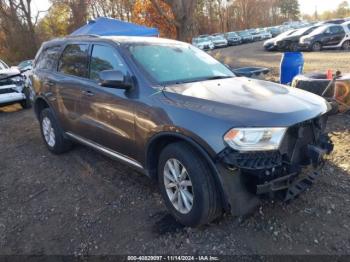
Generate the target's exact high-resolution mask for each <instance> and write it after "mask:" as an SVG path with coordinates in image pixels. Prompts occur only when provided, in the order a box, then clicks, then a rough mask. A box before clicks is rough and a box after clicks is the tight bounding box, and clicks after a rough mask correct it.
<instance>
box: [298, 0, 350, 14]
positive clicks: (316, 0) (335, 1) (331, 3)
mask: <svg viewBox="0 0 350 262" xmlns="http://www.w3.org/2000/svg"><path fill="white" fill-rule="evenodd" d="M343 1H344V0H299V4H300V11H301V13H303V14H313V13H315V8H316V6H317V12H318V13H319V14H320V13H322V12H324V11H330V10H334V9H336V8H337V7H338V5H339V4H340V3H341V2H343ZM347 1H348V3H349V4H350V0H347Z"/></svg>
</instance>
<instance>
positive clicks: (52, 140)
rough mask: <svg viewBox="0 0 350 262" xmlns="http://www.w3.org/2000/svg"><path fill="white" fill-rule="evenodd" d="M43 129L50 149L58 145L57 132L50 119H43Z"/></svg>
mask: <svg viewBox="0 0 350 262" xmlns="http://www.w3.org/2000/svg"><path fill="white" fill-rule="evenodd" d="M42 129H43V134H44V138H45V141H46V143H47V144H48V145H49V146H50V147H54V146H55V144H56V137H55V130H54V129H53V127H52V123H51V120H50V119H49V118H48V117H44V118H43V121H42Z"/></svg>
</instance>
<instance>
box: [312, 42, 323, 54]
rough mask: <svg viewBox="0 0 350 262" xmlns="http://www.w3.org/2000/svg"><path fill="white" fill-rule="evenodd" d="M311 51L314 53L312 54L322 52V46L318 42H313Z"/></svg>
mask: <svg viewBox="0 0 350 262" xmlns="http://www.w3.org/2000/svg"><path fill="white" fill-rule="evenodd" d="M311 50H312V51H314V52H319V51H321V50H322V45H321V43H320V42H315V43H313V45H312V47H311Z"/></svg>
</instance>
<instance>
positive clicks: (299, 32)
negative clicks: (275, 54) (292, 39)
mask: <svg viewBox="0 0 350 262" xmlns="http://www.w3.org/2000/svg"><path fill="white" fill-rule="evenodd" d="M313 28H314V27H306V28H302V29H299V30H297V31H295V32H294V33H293V34H291V36H301V35H304V34H305V33H308V32H311V31H312V29H313Z"/></svg>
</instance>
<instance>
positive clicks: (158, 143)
mask: <svg viewBox="0 0 350 262" xmlns="http://www.w3.org/2000/svg"><path fill="white" fill-rule="evenodd" d="M177 142H185V143H186V144H188V145H190V146H191V147H192V148H193V149H195V151H196V152H197V153H198V154H199V155H200V156H201V157H203V158H204V159H205V160H206V162H207V163H208V166H209V168H210V170H211V173H212V175H213V178H214V181H215V185H216V187H217V188H218V189H219V194H220V201H221V203H222V204H223V206H224V207H227V201H226V198H225V194H224V189H223V186H222V184H221V182H220V178H219V171H218V169H217V167H216V165H215V163H214V160H213V159H212V157H211V156H210V153H209V152H208V151H207V150H206V149H205V148H204V147H203V146H201V145H200V144H199V143H198V142H196V141H195V140H193V139H192V138H190V137H187V136H186V135H183V134H179V133H172V132H162V133H160V134H157V135H155V136H153V137H152V138H151V139H150V141H149V142H148V143H147V147H146V156H145V167H146V169H147V173H148V175H149V176H150V177H151V178H152V179H155V180H156V179H157V177H158V174H157V168H158V160H159V157H158V156H159V154H160V153H161V151H162V149H164V148H165V147H166V146H167V145H169V144H172V143H177ZM154 156H155V157H154Z"/></svg>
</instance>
